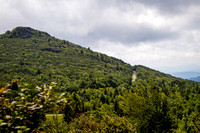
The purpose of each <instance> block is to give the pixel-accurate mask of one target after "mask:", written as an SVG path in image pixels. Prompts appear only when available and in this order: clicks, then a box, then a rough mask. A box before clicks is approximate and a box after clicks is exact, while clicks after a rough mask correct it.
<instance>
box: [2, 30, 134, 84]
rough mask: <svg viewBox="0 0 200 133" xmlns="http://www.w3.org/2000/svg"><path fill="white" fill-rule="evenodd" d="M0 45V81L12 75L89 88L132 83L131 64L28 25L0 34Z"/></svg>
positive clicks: (27, 79) (40, 81)
mask: <svg viewBox="0 0 200 133" xmlns="http://www.w3.org/2000/svg"><path fill="white" fill-rule="evenodd" d="M0 48H1V50H0V53H1V57H0V64H1V65H2V66H3V67H2V68H1V69H0V74H1V77H0V80H1V81H4V82H8V81H9V80H12V78H22V79H23V80H24V81H29V82H32V81H37V82H39V83H42V82H51V81H56V82H60V83H59V84H60V85H62V84H64V83H65V82H66V81H69V82H71V81H73V82H74V84H75V85H77V84H78V85H80V84H82V85H80V86H87V87H91V88H93V87H97V86H102V87H104V86H118V85H119V84H122V83H123V82H125V83H128V82H131V75H132V67H131V65H130V64H128V63H125V62H124V61H122V60H120V59H117V58H114V57H110V56H107V55H105V54H102V53H99V52H94V51H92V50H90V49H88V48H84V47H81V46H79V45H76V44H73V43H71V42H69V41H65V40H60V39H57V38H55V37H52V36H50V35H49V34H48V33H46V32H42V31H38V30H34V29H32V28H29V27H17V28H15V29H13V30H12V31H11V32H10V31H7V32H6V33H5V34H2V35H0ZM92 75H95V76H92ZM103 77H105V78H104V79H106V80H104V79H103ZM88 78H90V79H91V81H88ZM83 80H84V81H86V82H87V85H83V83H82V81H83ZM76 81H77V82H78V83H75V82H76ZM89 82H92V83H89ZM97 82H98V83H97ZM75 85H74V86H75Z"/></svg>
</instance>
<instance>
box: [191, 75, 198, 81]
mask: <svg viewBox="0 0 200 133" xmlns="http://www.w3.org/2000/svg"><path fill="white" fill-rule="evenodd" d="M190 80H192V81H197V82H200V76H198V77H195V78H190Z"/></svg>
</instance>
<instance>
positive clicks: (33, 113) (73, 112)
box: [0, 27, 200, 133]
mask: <svg viewBox="0 0 200 133" xmlns="http://www.w3.org/2000/svg"><path fill="white" fill-rule="evenodd" d="M0 47H1V48H3V49H0V50H1V57H0V63H1V66H2V67H1V68H0V69H1V70H0V74H1V75H0V76H1V77H0V85H1V90H0V100H1V102H0V131H3V132H17V131H18V132H20V131H23V132H30V131H33V132H39V131H43V132H123V133H124V132H158V133H159V132H164V133H165V132H177V133H180V132H181V133H182V132H194V133H195V132H198V130H200V83H198V82H193V81H189V80H183V79H179V78H175V77H172V76H171V75H167V74H164V73H160V72H158V71H155V70H152V69H150V68H147V67H145V66H140V65H139V66H133V67H131V66H130V65H128V64H126V63H124V62H123V61H121V60H118V59H115V58H113V57H108V56H106V55H104V54H100V53H97V52H93V51H91V50H89V49H86V48H82V47H80V46H78V45H74V44H72V43H70V42H67V41H63V40H59V39H55V38H53V37H51V36H50V35H48V34H47V33H45V32H40V31H36V30H33V29H30V28H23V27H19V28H16V29H14V30H13V31H11V32H9V31H8V32H7V33H6V34H3V35H1V39H0ZM133 70H134V71H136V74H137V76H136V77H137V78H136V80H135V81H134V82H131V78H132V74H133ZM12 78H18V79H15V80H13V81H11V82H10V83H9V84H8V85H6V84H5V83H8V82H9V80H11V79H12ZM19 79H20V82H18V81H19ZM53 81H55V82H56V83H57V84H56V83H55V82H53ZM60 113H62V114H64V117H63V118H59V116H61V115H57V114H60ZM45 114H55V116H56V117H53V119H48V117H47V116H46V117H45ZM33 118H34V119H33Z"/></svg>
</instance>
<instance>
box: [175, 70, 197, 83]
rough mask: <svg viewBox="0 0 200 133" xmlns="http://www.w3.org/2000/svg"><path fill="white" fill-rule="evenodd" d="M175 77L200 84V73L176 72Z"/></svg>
mask: <svg viewBox="0 0 200 133" xmlns="http://www.w3.org/2000/svg"><path fill="white" fill-rule="evenodd" d="M172 75H173V76H175V77H179V78H183V79H189V80H193V81H197V82H200V72H176V73H172Z"/></svg>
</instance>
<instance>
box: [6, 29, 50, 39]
mask: <svg viewBox="0 0 200 133" xmlns="http://www.w3.org/2000/svg"><path fill="white" fill-rule="evenodd" d="M44 36H50V35H49V34H48V33H46V32H42V31H38V30H35V29H32V28H30V27H16V28H15V29H13V30H12V31H7V32H6V33H5V34H4V37H8V38H22V39H25V38H31V37H44Z"/></svg>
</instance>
